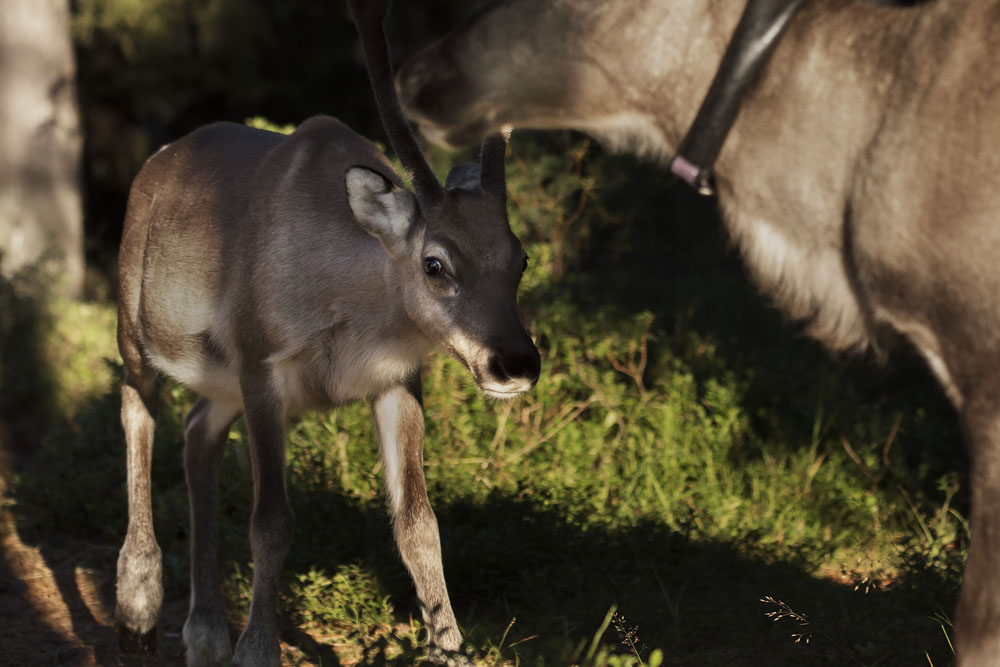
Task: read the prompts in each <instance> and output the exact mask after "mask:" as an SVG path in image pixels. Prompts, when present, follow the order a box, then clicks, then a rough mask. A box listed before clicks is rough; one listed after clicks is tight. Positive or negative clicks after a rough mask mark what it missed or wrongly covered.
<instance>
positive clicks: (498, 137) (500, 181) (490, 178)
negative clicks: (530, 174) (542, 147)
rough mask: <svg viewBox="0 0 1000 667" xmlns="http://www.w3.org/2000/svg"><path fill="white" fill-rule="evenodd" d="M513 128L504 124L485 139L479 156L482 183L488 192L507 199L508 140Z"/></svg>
mask: <svg viewBox="0 0 1000 667" xmlns="http://www.w3.org/2000/svg"><path fill="white" fill-rule="evenodd" d="M512 129H513V128H512V127H511V126H510V125H504V126H503V127H502V128H501V129H500V131H499V132H494V133H493V134H490V135H488V136H487V137H486V138H485V139H483V145H482V149H481V152H480V156H479V170H480V174H481V176H480V181H479V182H480V185H481V186H482V188H483V190H485V191H486V192H489V193H492V194H493V195H494V196H496V197H499V198H501V199H504V200H506V198H507V181H506V168H507V141H508V139H510V133H511V130H512Z"/></svg>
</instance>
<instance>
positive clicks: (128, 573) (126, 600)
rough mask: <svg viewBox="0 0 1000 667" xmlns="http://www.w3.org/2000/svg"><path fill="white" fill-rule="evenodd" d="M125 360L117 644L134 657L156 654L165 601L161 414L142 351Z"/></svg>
mask: <svg viewBox="0 0 1000 667" xmlns="http://www.w3.org/2000/svg"><path fill="white" fill-rule="evenodd" d="M120 349H121V352H122V358H123V359H124V360H125V381H124V383H123V384H122V413H121V419H122V426H123V427H124V430H125V467H126V477H127V487H128V532H127V533H126V535H125V543H124V544H123V545H122V548H121V551H120V552H119V554H118V573H117V580H116V588H117V591H116V598H117V599H116V603H115V620H116V625H117V630H118V643H119V644H120V645H121V648H122V650H124V651H127V652H129V653H153V652H155V651H156V619H157V617H158V616H159V613H160V605H161V604H162V602H163V584H162V582H161V580H160V561H161V555H160V546H159V545H158V544H157V543H156V535H155V534H154V532H153V508H152V499H151V496H150V484H151V481H150V464H151V460H152V454H153V428H154V426H155V419H156V417H155V414H156V407H155V404H156V371H155V370H154V369H152V368H150V367H149V366H147V365H146V364H144V363H143V362H142V360H141V357H140V355H139V353H138V349H137V348H136V347H135V346H134V345H132V344H131V342H130V341H128V340H125V341H123V342H122V343H121V344H120Z"/></svg>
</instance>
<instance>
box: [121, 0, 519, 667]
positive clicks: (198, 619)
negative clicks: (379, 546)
mask: <svg viewBox="0 0 1000 667" xmlns="http://www.w3.org/2000/svg"><path fill="white" fill-rule="evenodd" d="M350 4H351V8H352V11H353V13H354V15H355V17H356V22H357V25H358V28H359V32H360V34H361V37H362V44H363V46H364V51H365V56H366V60H367V62H368V67H369V72H370V75H371V79H372V84H373V88H374V91H375V97H376V101H377V103H378V107H379V110H380V112H381V114H382V118H383V122H384V125H385V128H386V130H387V132H388V135H389V138H390V141H391V143H392V145H393V147H394V148H395V150H396V152H397V153H398V155H399V156H400V159H401V160H402V162H403V164H404V166H405V167H406V168H407V169H408V170H409V171H410V172H411V173H412V182H413V185H414V187H415V190H416V196H414V195H413V194H411V193H410V192H409V191H408V190H406V189H405V188H404V187H403V185H402V183H401V181H400V179H399V177H398V176H397V175H396V174H395V172H394V171H393V170H392V168H391V167H390V166H389V163H388V161H387V160H386V158H385V157H384V156H383V155H382V154H381V152H380V151H378V149H376V148H375V146H374V145H372V144H371V143H370V142H368V141H367V140H365V139H363V138H361V137H360V136H358V135H356V134H354V133H353V132H351V131H350V130H349V129H348V128H347V127H345V126H344V125H342V124H341V123H339V122H338V121H336V120H334V119H332V118H325V117H318V118H313V119H311V120H309V121H307V122H305V123H303V124H302V126H301V127H300V128H299V129H298V130H297V131H296V132H295V133H294V134H292V135H291V136H289V137H284V136H282V135H279V134H273V133H270V132H264V131H261V130H254V129H250V128H247V127H244V126H240V125H235V124H225V123H220V124H215V125H209V126H207V127H204V128H201V129H199V130H196V131H195V132H193V133H192V134H190V135H188V136H187V137H184V138H183V139H180V140H179V141H177V142H175V143H173V144H170V145H168V146H166V147H164V148H163V149H161V150H160V151H159V152H158V153H157V154H156V155H154V156H153V157H152V158H150V160H149V161H148V162H147V163H146V165H145V166H144V167H143V169H142V171H141V172H140V173H139V175H138V176H137V177H136V179H135V182H134V183H133V186H132V191H131V194H130V196H129V203H128V211H127V214H126V219H125V229H124V235H123V238H122V245H121V253H120V274H119V280H120V294H119V329H118V341H119V347H120V349H121V354H122V359H123V360H124V363H125V370H126V375H125V382H124V385H123V387H122V424H123V426H124V428H125V435H126V443H127V466H128V495H129V523H128V534H127V535H126V538H125V544H124V546H123V547H122V550H121V554H120V556H119V560H118V590H117V609H116V617H117V621H118V625H119V632H120V637H121V638H122V640H123V645H124V646H126V647H131V648H138V649H147V650H148V649H150V648H152V647H153V646H154V645H155V644H154V643H153V640H155V625H156V619H157V614H158V612H159V608H160V603H161V600H162V587H161V584H160V549H159V547H158V546H157V543H156V539H155V537H154V534H153V523H152V512H151V508H150V492H151V490H150V453H151V449H152V444H153V443H152V440H153V424H154V414H155V403H156V397H157V390H156V375H157V372H158V371H162V372H164V373H167V374H168V375H171V376H173V377H174V378H176V379H177V380H179V381H181V382H183V383H184V384H186V385H187V386H188V387H190V388H191V389H193V390H194V391H196V392H197V393H198V394H200V395H201V398H200V399H199V400H198V402H197V403H196V404H195V406H194V408H193V409H192V410H191V412H190V413H189V415H188V417H187V426H186V429H185V433H184V438H185V446H184V463H185V470H186V473H187V481H188V490H189V496H190V505H191V607H190V612H189V615H188V618H187V621H186V623H185V624H184V633H183V636H184V643H185V646H186V651H187V661H188V664H209V663H218V662H222V661H227V660H230V659H233V660H234V661H235V662H236V663H238V664H240V665H264V664H268V665H274V664H278V663H279V647H278V642H277V639H276V618H275V613H276V599H277V589H278V575H279V572H280V570H281V567H282V563H283V560H284V557H285V555H286V553H287V551H288V549H289V543H290V540H291V534H292V521H293V519H292V509H291V507H290V506H289V503H288V498H287V494H286V489H285V474H284V470H285V446H284V438H285V431H284V424H285V420H286V418H287V417H288V416H290V415H293V414H295V413H298V412H301V411H303V410H305V409H312V408H322V407H327V406H331V405H342V404H344V403H346V402H348V401H352V400H355V399H361V398H364V399H367V400H368V401H369V403H370V405H371V409H372V413H373V415H374V418H375V423H376V426H377V431H378V439H379V445H380V448H381V453H382V460H383V463H384V466H385V476H386V486H387V487H388V495H389V500H390V505H391V509H392V514H393V519H394V524H393V525H394V530H395V537H396V543H397V545H398V547H399V551H400V554H401V556H402V558H403V561H404V563H405V564H406V566H407V568H408V569H409V571H410V574H411V576H412V577H413V581H414V583H415V584H416V590H417V596H418V598H419V599H420V603H421V607H422V611H423V615H424V621H425V624H426V626H427V630H428V641H429V645H430V654H431V658H432V659H433V660H435V661H437V662H444V663H447V664H466V663H467V660H466V659H465V658H464V657H463V656H462V655H461V654H458V653H456V652H457V651H458V650H459V649H460V647H461V641H462V637H461V634H460V633H459V630H458V627H457V624H456V621H455V616H454V613H453V612H452V608H451V604H450V602H449V600H448V593H447V590H446V587H445V580H444V574H443V571H442V566H441V547H440V542H439V538H438V530H437V523H436V520H435V518H434V513H433V511H432V510H431V507H430V504H429V503H428V500H427V493H426V490H425V486H424V477H423V468H422V465H423V454H422V451H423V430H424V428H423V427H424V422H423V412H422V408H421V396H420V374H419V369H420V363H421V361H422V359H423V357H424V356H425V355H426V354H427V352H429V351H430V350H431V349H432V348H434V347H444V348H445V349H446V350H448V351H449V352H450V353H451V354H452V355H454V356H455V357H457V358H458V359H459V360H460V361H461V362H462V363H463V364H464V365H465V366H466V367H468V368H469V370H470V371H471V372H472V375H473V377H474V378H475V380H476V382H477V384H478V385H479V387H480V388H481V389H482V391H483V393H485V394H486V395H487V396H490V397H493V398H501V399H506V398H511V397H513V396H516V395H518V394H520V393H521V392H523V391H525V390H527V389H529V388H530V387H531V386H532V385H533V384H534V383H535V381H536V380H537V378H538V373H539V356H538V351H537V350H536V349H535V346H534V345H533V343H532V342H531V338H530V337H529V336H528V334H527V333H526V332H525V330H524V328H523V327H522V325H521V322H520V320H519V317H518V312H517V304H516V302H515V295H516V292H517V286H518V282H519V280H520V276H521V273H522V272H523V269H524V266H525V263H526V258H525V255H524V252H523V250H522V249H521V245H520V243H519V242H518V240H517V238H516V237H515V236H514V235H513V233H512V232H511V231H510V227H509V225H508V222H507V217H506V205H505V204H506V187H505V183H504V157H505V155H504V154H505V148H506V140H505V138H504V137H503V136H501V135H500V134H495V135H492V136H490V137H488V138H487V139H486V140H485V141H484V143H483V146H482V161H481V163H480V165H478V166H477V165H468V164H467V165H459V166H456V167H455V168H454V169H453V170H452V172H451V174H450V175H449V177H448V180H447V184H446V187H444V188H442V187H441V184H440V183H439V182H438V181H437V179H436V178H435V176H434V174H433V172H432V171H431V169H430V167H429V166H428V165H427V163H426V161H425V160H424V157H423V155H422V154H421V152H420V149H419V147H418V146H417V144H416V142H415V140H414V137H413V136H412V134H411V133H410V130H409V127H408V126H407V124H406V121H405V119H404V118H403V116H402V114H401V113H400V110H399V106H398V102H397V100H396V98H395V94H394V91H393V87H392V86H393V83H392V71H391V68H390V64H389V55H388V50H387V48H386V45H385V41H384V40H385V37H384V34H383V33H382V27H381V26H382V21H383V18H384V15H385V13H386V11H387V8H388V1H387V0H379V1H375V0H371V1H369V0H352V1H351V3H350ZM241 412H242V413H243V414H244V415H245V417H246V423H247V428H248V431H249V435H250V458H251V463H252V467H253V482H254V483H253V490H254V498H253V514H252V519H251V529H250V539H251V546H252V549H253V558H254V577H253V599H252V603H251V606H250V615H249V619H248V621H247V624H246V628H245V629H244V630H243V633H242V634H241V636H240V638H239V641H238V643H237V645H236V652H235V656H234V655H233V653H232V650H231V648H230V646H231V645H230V641H229V636H228V633H227V627H226V621H225V616H224V613H223V601H222V597H221V594H220V590H219V578H218V573H217V563H216V561H217V536H216V514H215V513H216V486H217V477H218V474H217V473H218V466H219V461H220V458H221V456H222V452H223V449H224V446H225V443H226V434H227V433H228V431H229V427H230V426H231V424H232V423H233V421H234V420H235V419H236V418H237V417H238V416H239V414H240V413H241Z"/></svg>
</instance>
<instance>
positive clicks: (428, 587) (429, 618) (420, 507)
mask: <svg viewBox="0 0 1000 667" xmlns="http://www.w3.org/2000/svg"><path fill="white" fill-rule="evenodd" d="M372 412H373V413H374V416H375V425H376V428H377V430H378V438H379V446H380V448H381V450H382V461H383V466H384V468H385V479H386V486H387V487H388V490H389V501H390V504H391V506H392V514H393V532H394V533H395V536H396V544H397V546H398V547H399V554H400V556H401V557H402V559H403V563H405V564H406V568H407V569H408V570H409V571H410V576H411V577H412V578H413V583H414V585H415V586H416V589H417V598H418V599H419V600H420V606H421V612H422V614H423V618H424V624H425V625H426V626H427V643H428V645H429V654H430V659H431V661H432V662H435V663H439V664H447V665H456V666H459V665H463V666H464V665H470V664H471V663H470V662H469V661H468V659H467V658H466V657H465V656H463V655H461V654H460V653H458V651H459V649H460V648H461V647H462V635H461V633H460V632H459V630H458V622H457V621H456V620H455V613H454V612H453V611H452V608H451V601H450V600H449V599H448V589H447V587H446V585H445V581H444V567H443V566H442V564H441V540H440V537H439V535H438V525H437V519H436V518H435V516H434V511H433V510H432V509H431V504H430V501H429V500H428V499H427V488H426V486H425V483H424V460H423V456H424V455H423V447H424V413H423V408H422V407H421V405H420V381H419V379H414V380H412V381H411V382H410V383H409V386H400V387H395V388H393V389H390V390H389V391H387V392H385V393H384V394H382V395H381V396H378V397H377V398H376V399H374V400H373V401H372Z"/></svg>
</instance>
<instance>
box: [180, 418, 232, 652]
mask: <svg viewBox="0 0 1000 667" xmlns="http://www.w3.org/2000/svg"><path fill="white" fill-rule="evenodd" d="M239 412H240V408H239V406H234V405H227V404H225V403H219V402H218V401H210V400H208V399H206V398H202V399H200V400H199V401H198V402H197V403H195V405H194V407H193V408H192V409H191V412H189V413H188V416H187V425H186V427H185V429H184V472H185V474H186V476H187V485H188V501H189V505H190V509H191V609H190V611H189V612H188V617H187V621H186V622H185V623H184V633H183V635H184V646H185V648H186V652H187V663H188V665H216V664H219V663H221V662H224V661H227V660H229V659H230V658H232V655H233V651H232V644H231V643H230V641H229V632H228V629H227V626H226V618H225V607H224V603H223V601H222V592H221V590H220V587H219V565H218V562H219V548H218V529H217V527H216V515H217V511H218V507H217V504H218V501H217V498H216V495H217V494H216V491H217V489H218V483H219V461H220V460H221V459H222V454H223V452H224V451H225V447H226V438H227V436H228V435H229V427H230V426H232V424H233V421H235V419H236V417H237V416H238V415H239Z"/></svg>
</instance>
